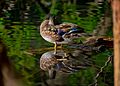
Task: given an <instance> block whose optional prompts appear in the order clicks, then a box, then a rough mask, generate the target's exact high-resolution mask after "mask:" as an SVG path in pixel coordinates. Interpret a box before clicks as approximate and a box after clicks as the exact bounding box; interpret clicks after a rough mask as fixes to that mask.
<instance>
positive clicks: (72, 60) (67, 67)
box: [40, 50, 91, 79]
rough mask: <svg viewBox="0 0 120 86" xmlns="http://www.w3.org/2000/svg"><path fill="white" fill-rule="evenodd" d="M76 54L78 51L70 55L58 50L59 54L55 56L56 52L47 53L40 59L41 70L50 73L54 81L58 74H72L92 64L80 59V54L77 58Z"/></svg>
mask: <svg viewBox="0 0 120 86" xmlns="http://www.w3.org/2000/svg"><path fill="white" fill-rule="evenodd" d="M77 52H78V51H77ZM75 53H76V51H74V52H72V53H70V52H65V51H63V50H57V54H54V51H48V52H45V53H44V54H42V56H41V58H40V68H41V69H42V70H44V71H48V74H49V77H50V78H51V79H54V78H55V76H56V73H57V72H63V73H70V74H71V73H74V72H77V71H79V70H80V69H85V68H86V67H87V66H89V65H90V64H91V63H90V61H89V60H88V59H85V58H84V59H83V58H78V57H79V55H80V54H79V55H78V56H77V55H76V54H75ZM80 56H82V55H80ZM82 57H84V56H82ZM78 59H81V60H78ZM82 60H84V61H83V62H82Z"/></svg>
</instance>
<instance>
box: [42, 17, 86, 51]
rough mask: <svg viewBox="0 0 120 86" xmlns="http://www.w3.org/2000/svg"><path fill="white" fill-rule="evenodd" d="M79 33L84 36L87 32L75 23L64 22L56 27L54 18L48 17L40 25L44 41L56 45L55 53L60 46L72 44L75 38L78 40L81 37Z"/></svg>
mask: <svg viewBox="0 0 120 86" xmlns="http://www.w3.org/2000/svg"><path fill="white" fill-rule="evenodd" d="M77 33H80V34H82V33H85V31H84V29H83V28H82V27H80V26H78V25H77V24H74V23H69V22H64V23H61V24H57V25H55V24H54V21H53V17H52V16H50V17H47V18H46V19H45V20H44V21H42V22H41V24H40V35H41V36H42V38H43V39H44V40H46V41H48V42H50V43H53V44H54V51H55V52H54V53H56V51H57V46H58V45H62V44H69V43H72V40H73V39H74V38H78V37H79V36H80V35H77Z"/></svg>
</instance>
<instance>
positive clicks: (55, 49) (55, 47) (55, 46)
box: [54, 42, 57, 54]
mask: <svg viewBox="0 0 120 86" xmlns="http://www.w3.org/2000/svg"><path fill="white" fill-rule="evenodd" d="M56 53H57V43H56V42H55V45H54V54H56Z"/></svg>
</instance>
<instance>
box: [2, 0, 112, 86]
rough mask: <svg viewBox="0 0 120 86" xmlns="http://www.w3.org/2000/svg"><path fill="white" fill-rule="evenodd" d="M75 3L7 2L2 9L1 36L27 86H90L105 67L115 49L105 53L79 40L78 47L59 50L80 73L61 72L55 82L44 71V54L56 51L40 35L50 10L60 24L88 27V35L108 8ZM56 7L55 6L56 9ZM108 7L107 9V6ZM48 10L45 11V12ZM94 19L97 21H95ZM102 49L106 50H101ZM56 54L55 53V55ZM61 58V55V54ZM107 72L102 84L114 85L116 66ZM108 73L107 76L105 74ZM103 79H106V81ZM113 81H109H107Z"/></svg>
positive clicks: (77, 40) (100, 81)
mask: <svg viewBox="0 0 120 86" xmlns="http://www.w3.org/2000/svg"><path fill="white" fill-rule="evenodd" d="M75 1H77V0H74V3H71V2H70V1H64V0H62V1H61V2H60V3H58V2H59V0H58V2H57V3H56V2H54V0H53V2H50V1H48V4H46V2H47V1H45V0H42V1H38V0H37V1H32V0H31V1H29V2H28V1H25V0H24V1H23V0H18V1H12V0H10V1H4V6H2V8H0V9H1V10H2V11H1V13H0V37H1V38H2V39H3V42H4V44H5V45H6V46H7V52H8V56H9V59H10V60H11V61H12V64H13V65H14V67H15V70H16V72H17V74H18V75H19V76H20V77H21V80H23V82H25V84H26V85H27V86H79V85H80V86H87V85H88V84H91V83H92V82H93V80H94V77H95V76H96V74H97V73H98V71H99V70H100V68H101V67H102V66H103V65H104V63H105V62H106V60H107V57H108V55H110V54H111V51H112V50H106V49H105V50H104V49H102V48H103V47H101V46H97V47H96V46H94V45H84V44H82V43H81V40H82V41H83V40H84V39H83V38H80V39H76V40H75V42H76V44H74V45H64V46H63V49H58V52H59V53H62V57H66V56H64V55H67V61H65V62H64V63H65V64H66V65H67V66H68V67H75V68H76V67H79V68H77V69H79V71H76V72H74V73H65V72H67V71H66V70H64V71H65V72H61V71H57V74H56V78H55V79H54V80H51V79H49V75H48V72H47V71H46V72H44V71H43V70H41V69H40V62H39V60H40V58H41V56H42V55H43V54H45V53H47V52H51V51H53V50H54V49H53V46H54V44H51V43H49V42H47V41H45V40H44V39H43V38H42V37H41V36H40V34H39V25H40V23H41V22H42V21H43V20H44V18H45V16H46V14H48V11H49V10H50V11H51V13H52V14H53V15H55V16H56V23H57V24H58V23H61V22H72V23H75V24H78V25H79V26H81V27H83V28H85V31H86V32H87V33H89V32H90V33H91V32H92V31H93V29H94V28H95V27H96V25H97V22H99V20H100V18H101V16H102V15H103V13H104V12H103V10H101V9H104V8H99V7H101V6H99V5H97V4H95V3H93V5H90V4H87V3H88V2H81V3H83V4H82V5H81V3H80V2H79V3H75ZM79 5H80V6H79ZM52 6H53V7H52ZM103 7H104V6H103ZM43 8H44V9H43ZM93 20H94V21H93ZM99 49H100V50H99ZM101 49H102V50H103V51H101ZM52 54H53V53H52ZM58 56H61V54H58ZM109 66H110V67H108V69H106V70H105V71H103V75H105V74H110V77H109V75H106V76H100V78H101V80H99V82H98V84H100V83H102V84H105V83H107V84H108V86H112V84H113V82H112V81H113V76H112V75H113V71H112V68H113V66H112V64H109ZM104 72H105V73H104ZM103 77H104V78H105V80H104V82H103V81H102V80H103ZM108 77H109V78H110V79H109V78H108ZM106 78H107V79H109V80H110V81H109V80H108V81H107V79H106Z"/></svg>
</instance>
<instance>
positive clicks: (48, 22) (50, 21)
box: [40, 16, 54, 30]
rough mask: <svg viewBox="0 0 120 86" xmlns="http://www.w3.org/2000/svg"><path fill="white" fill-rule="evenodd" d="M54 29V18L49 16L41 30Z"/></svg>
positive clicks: (42, 24)
mask: <svg viewBox="0 0 120 86" xmlns="http://www.w3.org/2000/svg"><path fill="white" fill-rule="evenodd" d="M49 29H54V22H53V17H52V16H47V17H46V19H45V20H44V21H43V22H42V23H41V25H40V30H49Z"/></svg>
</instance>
